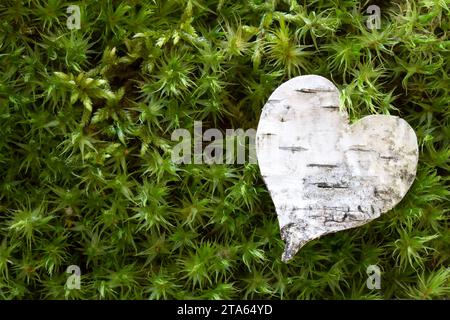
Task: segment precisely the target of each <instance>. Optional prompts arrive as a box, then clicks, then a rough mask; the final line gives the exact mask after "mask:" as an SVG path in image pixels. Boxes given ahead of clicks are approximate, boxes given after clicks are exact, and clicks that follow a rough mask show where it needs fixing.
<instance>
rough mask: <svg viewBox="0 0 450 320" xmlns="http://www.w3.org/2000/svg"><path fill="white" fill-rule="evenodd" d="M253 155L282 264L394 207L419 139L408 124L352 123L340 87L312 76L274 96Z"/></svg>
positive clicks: (384, 119)
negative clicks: (281, 244) (275, 223)
mask: <svg viewBox="0 0 450 320" xmlns="http://www.w3.org/2000/svg"><path fill="white" fill-rule="evenodd" d="M256 151H257V157H258V163H259V166H260V170H261V174H262V176H263V178H264V181H265V183H266V185H267V188H268V190H269V192H270V194H271V196H272V199H273V202H274V204H275V207H276V211H277V215H278V220H279V224H280V231H281V237H282V239H283V240H284V241H285V243H286V247H285V250H284V253H283V256H282V260H283V261H285V262H287V261H288V260H290V259H291V258H292V257H293V256H294V255H295V253H297V252H298V250H299V249H300V248H301V247H302V246H303V245H304V244H305V243H306V242H308V241H310V240H312V239H315V238H318V237H320V236H322V235H325V234H327V233H332V232H337V231H340V230H344V229H349V228H353V227H357V226H360V225H363V224H365V223H368V222H369V221H371V220H373V219H375V218H377V217H379V216H380V215H381V214H382V213H385V212H387V211H389V210H390V209H392V208H393V207H394V206H395V205H396V204H397V203H398V202H400V200H401V199H402V198H403V197H404V195H405V194H406V192H407V191H408V189H409V188H410V186H411V184H412V183H413V181H414V178H415V175H416V168H417V161H418V145H417V137H416V135H415V133H414V130H413V129H412V128H411V127H410V126H409V124H408V123H407V122H406V121H404V120H403V119H401V118H398V117H395V116H386V115H372V116H367V117H364V118H362V119H361V120H360V121H358V122H356V123H354V124H353V125H349V122H348V115H347V113H346V112H344V111H342V110H340V109H339V91H338V89H337V88H336V87H335V86H334V85H333V83H331V82H330V81H329V80H327V79H325V78H323V77H320V76H315V75H308V76H300V77H296V78H294V79H291V80H289V81H287V82H285V83H284V84H282V85H281V86H280V87H278V88H277V89H276V90H275V91H274V92H273V94H272V95H271V96H270V98H269V100H268V102H267V103H266V105H265V106H264V108H263V110H262V114H261V118H260V121H259V124H258V129H257V134H256Z"/></svg>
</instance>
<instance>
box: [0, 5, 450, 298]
mask: <svg viewBox="0 0 450 320" xmlns="http://www.w3.org/2000/svg"><path fill="white" fill-rule="evenodd" d="M371 4H375V5H378V6H380V8H381V17H382V21H381V28H380V29H379V30H369V29H368V28H367V26H366V20H367V17H368V15H369V14H368V13H366V9H367V7H368V6H369V5H371ZM69 5H78V6H79V7H80V9H81V29H79V30H69V29H68V27H67V25H66V20H67V17H68V15H69V14H67V13H66V10H67V7H68V6H69ZM449 7H450V1H449V0H420V1H419V0H418V1H411V0H406V1H384V2H383V1H375V0H374V1H370V2H368V1H354V0H342V1H341V0H323V1H316V0H311V1H294V0H284V1H281V0H270V1H263V0H246V1H225V0H166V1H164V0H160V1H156V0H155V1H138V0H135V1H132V0H129V1H111V0H107V1H106V0H103V1H58V0H48V1H43V0H33V1H32V0H29V1H27V0H1V1H0V26H1V31H0V108H1V109H0V298H1V299H12V298H15V299H21V298H28V299H73V298H84V299H94V298H96V299H168V298H175V299H182V298H184V299H186V298H202V299H218V298H221V299H230V298H234V299H241V298H244V299H256V298H262V299H266V298H272V299H280V298H281V299H340V298H344V299H380V298H385V299H393V298H413V299H429V298H439V299H443V298H447V299H448V298H449V297H450V269H449V268H448V265H449V262H450V231H449V209H450V207H449V197H450V192H449V185H450V182H449V171H450V149H449V142H450V99H449V93H450V78H449V71H450V61H449V58H450V41H449V38H448V36H449V33H450V18H449V14H450V13H449ZM300 74H319V75H322V76H325V77H327V78H329V79H331V80H332V81H333V82H334V83H336V85H337V86H338V87H339V88H340V89H341V90H342V106H343V107H344V108H346V110H347V111H348V112H349V114H350V115H351V118H352V120H356V119H359V118H360V117H362V116H364V115H368V114H375V113H379V114H393V115H399V116H401V117H403V118H405V119H406V120H407V121H408V122H409V123H410V124H411V126H412V127H413V128H414V129H415V131H416V133H417V136H418V139H419V145H420V162H419V168H418V173H417V179H416V181H415V183H414V185H413V187H412V189H411V190H410V192H409V193H408V194H407V196H406V197H405V199H404V200H403V201H402V203H401V204H400V205H399V206H397V207H396V208H395V210H393V211H392V212H390V213H389V214H386V215H384V216H383V217H381V218H379V219H377V220H375V221H373V222H372V223H370V224H368V225H366V226H364V227H361V228H357V229H352V230H347V231H342V232H339V233H337V234H333V235H328V236H325V237H323V238H321V239H318V240H315V241H312V242H310V243H309V244H307V245H306V247H304V248H303V249H302V250H301V252H300V253H299V254H297V256H296V257H295V259H294V260H293V261H292V262H290V263H289V264H287V265H286V264H283V263H282V262H281V261H280V256H281V253H282V250H283V242H282V241H281V239H280V234H279V229H278V222H277V219H276V215H275V211H274V207H273V203H272V201H271V199H270V196H269V194H268V192H267V189H266V188H265V186H264V183H263V181H262V179H261V177H260V174H259V171H258V167H257V166H256V165H175V164H173V163H172V162H171V158H170V154H171V150H172V148H173V146H174V145H175V144H176V143H175V142H172V141H171V133H172V131H173V130H174V129H176V128H187V129H189V130H192V127H193V123H194V121H195V120H196V121H200V120H202V121H203V125H204V129H206V128H208V127H215V128H220V129H222V130H225V129H227V128H244V129H247V128H256V126H257V122H258V119H259V114H260V111H261V109H262V107H263V105H264V103H265V101H266V99H267V98H268V96H269V95H270V94H271V93H272V91H273V90H274V89H275V88H276V87H277V86H278V85H280V84H281V83H283V82H284V81H286V80H287V79H289V78H291V77H294V76H296V75H300ZM371 264H375V265H378V266H379V267H380V268H381V270H382V275H381V289H380V290H369V289H368V288H367V287H366V279H367V274H366V268H367V267H368V266H369V265H371ZM69 265H78V266H79V267H80V269H81V272H82V277H81V288H80V290H69V289H68V287H67V286H66V280H67V278H68V277H69V274H67V273H66V269H67V267H68V266H69Z"/></svg>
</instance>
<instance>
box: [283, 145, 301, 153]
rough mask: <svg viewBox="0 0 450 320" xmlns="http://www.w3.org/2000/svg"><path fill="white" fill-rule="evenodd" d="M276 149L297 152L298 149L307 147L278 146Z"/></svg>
mask: <svg viewBox="0 0 450 320" xmlns="http://www.w3.org/2000/svg"><path fill="white" fill-rule="evenodd" d="M278 149H280V150H288V151H292V152H299V151H306V150H308V149H307V148H303V147H300V146H296V147H278Z"/></svg>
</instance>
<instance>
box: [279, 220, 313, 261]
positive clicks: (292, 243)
mask: <svg viewBox="0 0 450 320" xmlns="http://www.w3.org/2000/svg"><path fill="white" fill-rule="evenodd" d="M282 238H283V240H284V241H285V243H286V245H285V247H284V252H283V254H282V255H281V261H283V262H284V263H287V262H289V261H290V260H291V259H292V258H293V257H294V256H295V254H296V253H297V252H298V251H299V250H300V249H301V248H302V247H303V246H304V245H305V244H306V243H307V242H308V241H309V240H306V239H303V238H302V233H299V230H296V228H295V227H293V226H289V227H285V228H283V231H282Z"/></svg>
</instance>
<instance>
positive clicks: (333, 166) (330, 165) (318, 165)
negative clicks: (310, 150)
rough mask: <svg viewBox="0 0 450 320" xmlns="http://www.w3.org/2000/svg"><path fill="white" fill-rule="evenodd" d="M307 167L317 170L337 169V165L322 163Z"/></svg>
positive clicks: (309, 164)
mask: <svg viewBox="0 0 450 320" xmlns="http://www.w3.org/2000/svg"><path fill="white" fill-rule="evenodd" d="M306 166H307V167H318V168H337V167H338V165H337V164H322V163H308V164H307V165H306Z"/></svg>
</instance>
